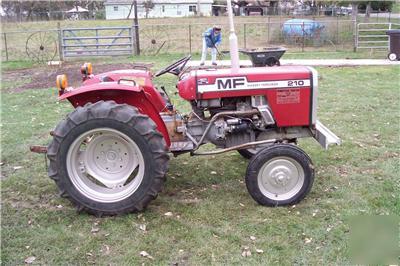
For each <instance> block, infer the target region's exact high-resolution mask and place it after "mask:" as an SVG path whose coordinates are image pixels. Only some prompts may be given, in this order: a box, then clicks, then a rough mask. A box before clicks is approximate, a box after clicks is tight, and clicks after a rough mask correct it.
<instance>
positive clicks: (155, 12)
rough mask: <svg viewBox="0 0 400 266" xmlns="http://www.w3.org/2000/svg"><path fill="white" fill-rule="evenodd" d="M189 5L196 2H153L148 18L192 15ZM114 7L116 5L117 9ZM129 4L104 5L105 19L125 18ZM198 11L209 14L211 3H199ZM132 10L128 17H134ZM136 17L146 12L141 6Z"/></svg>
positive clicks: (143, 15) (144, 14)
mask: <svg viewBox="0 0 400 266" xmlns="http://www.w3.org/2000/svg"><path fill="white" fill-rule="evenodd" d="M189 6H196V8H197V4H168V3H167V4H155V6H154V8H152V9H151V10H149V13H148V17H149V18H163V17H189V16H194V15H195V13H194V12H190V11H189ZM114 7H118V8H117V10H115V9H114ZM130 7H131V6H130V5H121V4H118V5H106V19H126V18H127V16H128V14H129V9H130ZM200 11H201V13H202V15H203V16H211V4H200ZM134 14H135V12H134V10H132V12H131V15H130V18H133V17H134ZM138 17H139V18H145V17H146V12H145V9H144V7H143V6H139V7H138Z"/></svg>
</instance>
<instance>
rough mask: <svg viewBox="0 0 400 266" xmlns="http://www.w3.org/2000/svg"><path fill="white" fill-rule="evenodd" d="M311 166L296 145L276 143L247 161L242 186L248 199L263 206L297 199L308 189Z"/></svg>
mask: <svg viewBox="0 0 400 266" xmlns="http://www.w3.org/2000/svg"><path fill="white" fill-rule="evenodd" d="M313 181H314V167H313V165H312V161H311V159H310V157H308V155H307V154H306V153H305V152H304V151H302V150H301V149H300V148H298V147H297V146H294V145H291V144H276V145H273V146H271V147H268V148H265V149H263V150H261V151H260V152H258V153H257V154H256V155H255V156H254V157H253V158H252V159H251V160H250V162H249V165H248V167H247V172H246V186H247V190H248V191H249V193H250V195H251V196H252V198H253V199H254V200H255V201H257V202H258V203H259V204H261V205H265V206H284V205H292V204H296V203H298V202H300V201H301V200H302V199H304V197H305V196H306V195H307V194H308V193H309V192H310V190H311V187H312V185H313Z"/></svg>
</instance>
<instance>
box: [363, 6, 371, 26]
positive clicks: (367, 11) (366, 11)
mask: <svg viewBox="0 0 400 266" xmlns="http://www.w3.org/2000/svg"><path fill="white" fill-rule="evenodd" d="M370 17H371V2H368V4H367V8H366V9H365V18H364V22H368V21H369V18H370Z"/></svg>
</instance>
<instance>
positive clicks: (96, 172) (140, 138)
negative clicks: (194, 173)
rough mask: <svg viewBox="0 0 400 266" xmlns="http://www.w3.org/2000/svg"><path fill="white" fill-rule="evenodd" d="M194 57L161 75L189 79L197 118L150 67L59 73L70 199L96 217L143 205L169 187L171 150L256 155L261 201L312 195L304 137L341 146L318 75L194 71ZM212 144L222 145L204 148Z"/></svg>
mask: <svg viewBox="0 0 400 266" xmlns="http://www.w3.org/2000/svg"><path fill="white" fill-rule="evenodd" d="M189 60H190V56H187V57H184V58H182V59H180V60H178V61H177V62H175V63H173V64H171V65H170V66H168V67H166V68H165V69H162V70H160V71H158V72H157V73H156V74H155V75H154V77H158V76H161V75H163V74H165V73H172V74H175V75H177V76H178V77H179V81H178V83H177V86H176V87H177V89H178V92H179V95H180V96H181V97H182V98H183V99H184V100H186V101H188V102H189V103H190V104H191V106H192V111H191V112H190V113H189V114H188V115H181V114H180V113H179V112H178V111H177V110H176V109H175V108H174V107H173V105H172V104H171V102H170V99H169V97H168V95H167V94H166V93H165V92H164V91H160V90H158V89H157V88H156V87H155V86H154V85H153V83H152V79H153V75H152V74H151V73H150V72H149V71H148V70H147V69H126V70H119V71H111V72H107V73H102V74H98V75H93V74H91V70H90V69H91V65H90V64H86V65H85V66H84V67H83V69H82V70H83V71H82V72H83V74H84V76H83V80H84V81H83V84H82V86H81V87H79V88H75V89H74V88H67V87H66V80H65V76H59V77H57V78H58V80H57V84H58V87H59V88H60V90H59V94H60V97H59V100H65V99H67V100H68V101H69V102H70V103H71V104H72V105H73V106H74V107H75V110H74V111H73V112H71V113H70V114H68V115H67V117H66V119H64V120H63V121H61V122H60V123H59V124H58V126H57V127H56V128H55V130H54V131H52V132H51V135H52V136H53V141H52V142H51V143H50V145H49V146H48V148H47V149H45V151H46V152H47V157H48V159H49V160H50V164H49V170H48V174H49V176H50V177H51V178H52V179H53V180H54V181H55V182H56V183H57V185H58V187H59V190H60V194H61V196H65V197H68V198H69V199H70V200H71V201H72V202H73V203H74V204H75V205H76V206H78V209H81V210H85V211H87V212H89V213H93V214H96V215H112V214H121V213H127V212H132V211H140V210H142V209H143V208H145V207H146V206H147V205H148V204H149V202H150V201H151V200H153V199H155V198H156V197H157V194H158V193H159V192H160V191H161V189H162V186H163V183H164V181H165V174H166V172H167V169H168V160H169V156H168V153H172V154H173V155H175V156H177V155H180V154H184V153H190V154H191V155H207V154H217V153H222V152H227V151H232V150H237V151H238V152H239V153H240V154H241V155H242V156H243V157H245V158H248V159H249V160H250V161H249V165H248V167H247V172H246V178H245V179H246V186H247V189H248V191H249V193H250V195H251V196H252V197H253V198H254V199H255V200H256V201H257V202H258V203H259V204H262V205H267V206H281V205H291V204H295V203H297V202H299V201H300V200H302V199H303V198H304V197H305V196H306V194H307V193H308V192H309V191H310V189H311V187H312V184H313V180H314V167H313V164H312V162H311V159H310V157H308V155H307V154H306V153H305V152H304V151H302V150H301V149H300V148H299V147H297V146H296V142H297V139H298V138H304V137H314V138H316V139H317V140H318V142H319V143H321V145H322V146H323V147H325V148H327V146H328V145H329V144H332V143H336V144H339V143H340V140H339V139H338V138H337V137H336V136H335V135H334V134H333V133H332V132H330V131H329V130H328V129H327V128H325V127H324V126H323V125H322V124H321V123H320V122H319V121H318V120H317V115H316V109H317V93H318V75H317V72H316V71H315V70H314V69H312V68H310V67H301V66H300V67H294V66H290V67H284V66H281V67H269V68H268V67H250V68H240V69H239V70H238V71H236V72H232V71H231V69H203V70H201V69H200V70H186V71H185V64H186V63H187V62H188V61H189ZM206 143H212V144H214V145H215V146H216V147H217V148H218V149H216V150H214V151H207V152H204V151H203V152H202V151H199V148H200V146H201V145H203V144H206ZM33 149H34V148H33ZM34 150H35V149H34Z"/></svg>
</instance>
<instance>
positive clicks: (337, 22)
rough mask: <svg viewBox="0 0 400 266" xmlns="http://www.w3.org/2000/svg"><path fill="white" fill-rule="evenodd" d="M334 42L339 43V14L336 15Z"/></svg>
mask: <svg viewBox="0 0 400 266" xmlns="http://www.w3.org/2000/svg"><path fill="white" fill-rule="evenodd" d="M336 43H337V44H339V16H336Z"/></svg>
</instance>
